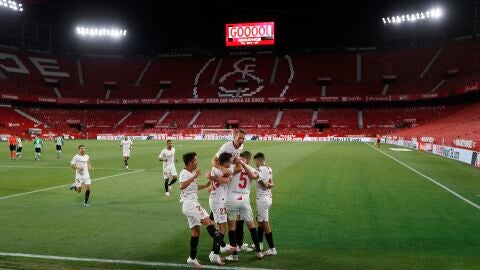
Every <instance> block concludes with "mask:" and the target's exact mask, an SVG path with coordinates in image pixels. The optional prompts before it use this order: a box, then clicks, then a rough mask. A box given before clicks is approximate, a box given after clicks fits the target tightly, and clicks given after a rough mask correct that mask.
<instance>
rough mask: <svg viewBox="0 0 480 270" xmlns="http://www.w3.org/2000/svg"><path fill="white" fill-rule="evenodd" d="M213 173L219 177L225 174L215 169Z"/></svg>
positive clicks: (212, 170)
mask: <svg viewBox="0 0 480 270" xmlns="http://www.w3.org/2000/svg"><path fill="white" fill-rule="evenodd" d="M211 172H212V174H213V175H218V176H221V175H223V172H222V171H221V170H219V169H217V168H215V167H212V169H211Z"/></svg>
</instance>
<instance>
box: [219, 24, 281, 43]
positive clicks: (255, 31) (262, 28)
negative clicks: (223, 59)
mask: <svg viewBox="0 0 480 270" xmlns="http://www.w3.org/2000/svg"><path fill="white" fill-rule="evenodd" d="M225 41H226V46H227V47H234V46H260V45H274V44H275V27H274V22H254V23H237V24H227V25H225Z"/></svg>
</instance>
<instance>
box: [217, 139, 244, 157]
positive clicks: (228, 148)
mask: <svg viewBox="0 0 480 270" xmlns="http://www.w3.org/2000/svg"><path fill="white" fill-rule="evenodd" d="M242 150H243V144H242V145H241V146H240V147H239V148H238V149H237V148H235V146H233V141H231V142H226V143H224V144H223V145H222V146H221V147H220V149H219V150H218V152H217V153H216V154H215V156H216V157H217V158H218V157H219V156H220V154H221V153H225V152H226V153H229V154H232V159H235V158H237V157H239V156H240V153H241V152H242Z"/></svg>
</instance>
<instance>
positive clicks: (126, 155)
mask: <svg viewBox="0 0 480 270" xmlns="http://www.w3.org/2000/svg"><path fill="white" fill-rule="evenodd" d="M132 145H133V142H132V140H130V139H129V138H128V137H127V136H124V137H123V140H122V141H120V150H122V152H123V162H124V163H125V169H127V170H128V160H129V159H130V151H131V150H132Z"/></svg>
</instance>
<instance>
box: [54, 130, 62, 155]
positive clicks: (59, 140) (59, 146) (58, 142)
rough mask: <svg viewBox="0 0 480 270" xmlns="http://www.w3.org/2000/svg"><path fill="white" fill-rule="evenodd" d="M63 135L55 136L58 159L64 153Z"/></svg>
mask: <svg viewBox="0 0 480 270" xmlns="http://www.w3.org/2000/svg"><path fill="white" fill-rule="evenodd" d="M62 147H63V136H57V137H55V149H56V150H57V159H60V156H61V155H62Z"/></svg>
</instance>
